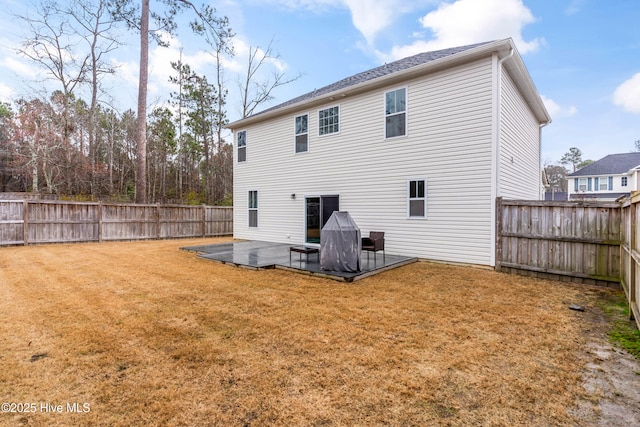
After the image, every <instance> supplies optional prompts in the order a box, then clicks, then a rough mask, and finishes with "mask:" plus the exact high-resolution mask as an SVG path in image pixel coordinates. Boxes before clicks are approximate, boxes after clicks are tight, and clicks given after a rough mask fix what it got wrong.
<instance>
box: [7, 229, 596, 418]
mask: <svg viewBox="0 0 640 427" xmlns="http://www.w3.org/2000/svg"><path fill="white" fill-rule="evenodd" d="M222 241H225V240H224V239H217V240H216V239H209V240H207V241H203V240H182V241H153V242H130V243H103V244H81V245H55V246H54V245H49V246H32V247H15V248H0V301H2V303H1V304H2V310H0V364H1V366H2V369H1V370H0V398H1V400H2V402H15V403H29V404H30V403H35V404H36V405H37V407H36V409H37V410H36V411H34V413H25V412H24V411H22V413H20V412H17V411H16V412H9V413H1V414H0V425H47V426H49V425H79V426H83V425H112V426H129V425H149V426H154V425H158V426H160V425H162V426H164V425H229V426H246V425H276V426H278V425H280V426H290V425H300V426H344V425H349V426H371V425H398V426H400V425H403V426H404V425H406V426H412V425H415V426H424V425H456V426H458V425H461V426H465V425H469V426H472V425H474V426H475V425H487V426H500V425H509V426H511V425H579V424H580V423H579V422H578V421H576V419H574V418H572V416H571V415H570V414H569V411H568V408H571V407H572V406H574V405H575V402H576V400H577V399H578V398H582V399H588V398H589V396H586V395H585V391H584V389H583V387H582V375H581V371H582V363H583V362H580V359H579V358H578V357H577V354H578V351H579V350H580V348H581V346H582V345H583V344H584V336H583V334H582V328H583V327H584V326H585V325H584V319H583V318H582V317H581V314H580V313H576V312H574V311H572V310H569V309H568V303H578V304H584V303H585V302H587V300H586V299H585V298H584V296H583V291H582V289H583V288H580V287H576V286H572V285H567V284H562V283H554V282H549V281H541V280H536V279H531V278H526V277H521V276H511V275H506V274H500V273H495V272H493V271H489V270H482V269H474V268H465V267H455V266H447V265H441V264H432V263H426V262H421V263H415V264H412V265H408V266H405V267H402V268H399V269H395V270H391V271H387V272H385V273H382V274H379V275H376V276H373V277H370V278H367V279H364V280H361V281H358V282H356V283H354V284H350V285H347V284H342V283H337V282H333V281H328V280H325V279H321V278H316V277H308V276H303V275H298V274H295V273H292V272H285V271H281V270H266V271H252V270H245V269H240V268H235V267H231V266H227V265H221V264H217V263H213V262H211V261H206V260H202V259H199V258H197V257H196V256H194V255H193V254H192V253H187V252H182V251H179V250H178V248H179V247H181V246H188V245H195V244H203V243H207V242H222ZM73 403H77V405H76V406H75V407H74V406H73ZM49 404H50V405H52V406H47V405H49ZM67 404H71V405H72V406H71V407H67V406H66V405H67ZM43 405H44V406H43ZM56 405H63V407H64V408H63V409H64V410H63V411H62V413H52V412H51V411H47V409H48V408H51V407H53V408H55V407H56ZM69 408H71V409H73V408H76V409H84V412H80V411H79V410H76V411H75V412H73V411H69V410H68V409H69ZM86 409H89V411H88V412H87V411H86Z"/></svg>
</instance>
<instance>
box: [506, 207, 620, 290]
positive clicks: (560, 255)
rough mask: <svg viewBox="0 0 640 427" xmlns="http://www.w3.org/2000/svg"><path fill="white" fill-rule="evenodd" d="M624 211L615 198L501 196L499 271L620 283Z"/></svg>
mask: <svg viewBox="0 0 640 427" xmlns="http://www.w3.org/2000/svg"><path fill="white" fill-rule="evenodd" d="M621 215H622V210H621V205H620V204H619V203H615V202H558V201H553V202H547V201H520V200H517V201H516V200H502V199H501V198H498V199H497V200H496V270H506V271H510V270H517V271H519V272H522V271H526V272H528V273H529V274H532V275H537V276H541V277H551V278H557V279H563V278H566V279H569V280H578V281H582V282H585V283H594V284H605V285H608V284H615V285H616V286H617V283H619V282H620V243H621V240H620V239H621V238H620V235H621V234H620V233H621V224H622V223H621V220H622V218H621ZM574 278H575V279H574Z"/></svg>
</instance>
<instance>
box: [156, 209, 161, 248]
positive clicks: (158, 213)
mask: <svg viewBox="0 0 640 427" xmlns="http://www.w3.org/2000/svg"><path fill="white" fill-rule="evenodd" d="M156 239H157V240H160V203H156Z"/></svg>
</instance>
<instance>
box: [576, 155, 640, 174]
mask: <svg viewBox="0 0 640 427" xmlns="http://www.w3.org/2000/svg"><path fill="white" fill-rule="evenodd" d="M638 166H640V153H621V154H609V155H608V156H605V157H603V158H602V159H600V160H598V161H597V162H593V163H591V164H590V165H587V166H585V167H583V168H582V169H579V170H577V171H575V172H574V173H571V174H569V175H567V176H578V177H580V176H596V175H620V174H624V173H627V172H629V171H630V170H631V169H634V168H637V167H638Z"/></svg>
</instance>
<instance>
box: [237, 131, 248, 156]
mask: <svg viewBox="0 0 640 427" xmlns="http://www.w3.org/2000/svg"><path fill="white" fill-rule="evenodd" d="M246 161H247V131H246V130H243V131H241V132H238V162H246Z"/></svg>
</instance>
